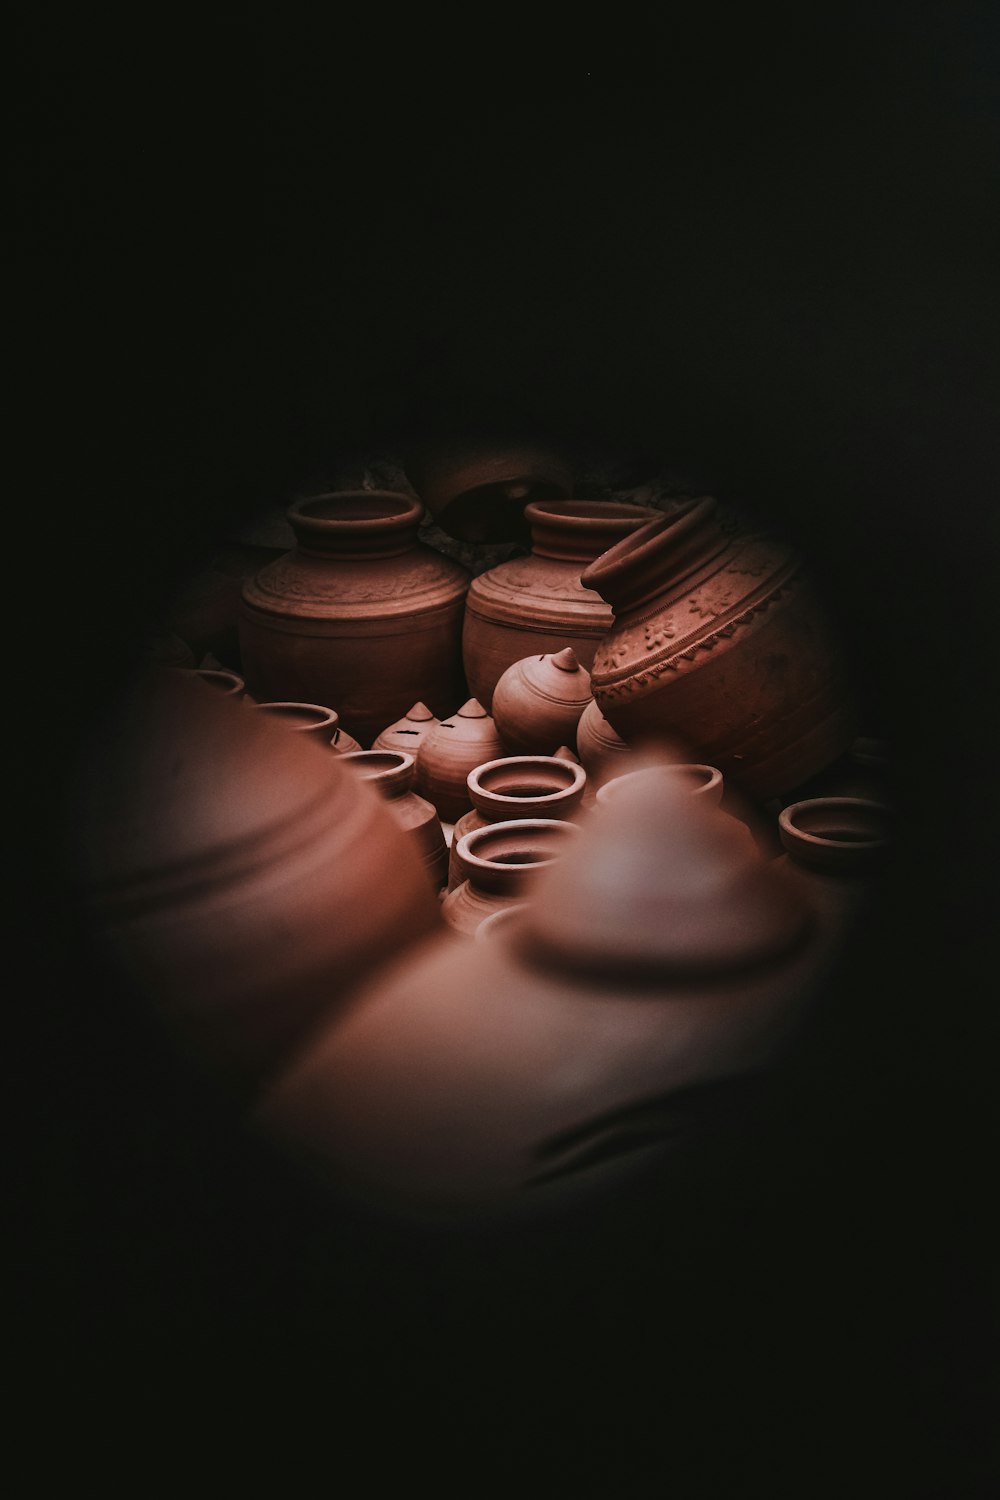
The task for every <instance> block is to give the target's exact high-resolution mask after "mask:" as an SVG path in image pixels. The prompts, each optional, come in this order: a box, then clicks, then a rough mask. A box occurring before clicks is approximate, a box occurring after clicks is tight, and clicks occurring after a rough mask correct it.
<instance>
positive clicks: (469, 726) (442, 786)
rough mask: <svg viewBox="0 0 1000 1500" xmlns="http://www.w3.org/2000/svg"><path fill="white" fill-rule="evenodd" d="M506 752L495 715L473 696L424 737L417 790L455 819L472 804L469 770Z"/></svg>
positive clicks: (443, 815)
mask: <svg viewBox="0 0 1000 1500" xmlns="http://www.w3.org/2000/svg"><path fill="white" fill-rule="evenodd" d="M506 753H507V750H506V747H505V745H504V743H503V741H502V740H501V738H500V735H499V734H498V733H497V728H496V725H495V724H494V722H493V720H492V718H491V717H490V715H489V714H488V713H487V712H486V710H485V708H484V707H483V705H482V704H481V703H479V702H478V701H477V700H476V699H475V698H470V699H469V701H468V703H464V704H463V705H462V707H461V708H460V709H459V710H458V712H457V713H455V714H452V715H451V716H450V717H449V718H447V719H442V720H441V722H440V723H439V724H435V726H434V727H433V729H431V731H430V732H429V733H428V734H426V735H425V736H424V737H423V739H422V740H421V741H420V746H419V749H418V750H417V780H416V786H417V791H418V792H419V793H420V794H421V796H423V797H426V798H427V800H428V802H431V803H433V804H434V806H435V807H436V808H437V811H438V816H439V817H440V818H442V819H443V820H444V821H445V822H446V823H455V822H457V821H458V819H459V818H460V817H461V816H462V814H463V813H466V812H468V811H469V810H470V808H471V807H472V801H471V799H470V797H469V788H468V776H469V772H470V771H474V770H475V769H476V767H477V766H481V765H484V764H485V762H486V761H488V760H497V759H498V758H499V757H500V756H502V755H506Z"/></svg>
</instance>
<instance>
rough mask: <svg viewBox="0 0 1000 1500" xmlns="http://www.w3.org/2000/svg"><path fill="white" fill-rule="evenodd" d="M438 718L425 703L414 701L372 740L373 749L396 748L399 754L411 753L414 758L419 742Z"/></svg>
mask: <svg viewBox="0 0 1000 1500" xmlns="http://www.w3.org/2000/svg"><path fill="white" fill-rule="evenodd" d="M440 722H441V721H440V719H437V718H435V716H434V715H433V714H432V713H431V711H430V709H429V708H428V707H427V704H426V703H414V704H413V705H412V707H410V708H408V709H407V710H406V713H405V714H404V715H403V716H402V718H401V719H397V720H396V721H395V723H393V724H389V725H388V726H387V727H386V728H385V729H383V730H382V731H381V733H379V734H377V735H376V736H375V738H374V739H373V740H372V749H373V750H398V751H399V752H400V754H401V755H412V756H413V757H414V760H415V759H416V755H417V751H418V750H419V749H420V742H421V740H422V739H423V737H424V735H425V734H429V733H430V731H431V730H432V729H433V728H434V726H435V724H439V723H440Z"/></svg>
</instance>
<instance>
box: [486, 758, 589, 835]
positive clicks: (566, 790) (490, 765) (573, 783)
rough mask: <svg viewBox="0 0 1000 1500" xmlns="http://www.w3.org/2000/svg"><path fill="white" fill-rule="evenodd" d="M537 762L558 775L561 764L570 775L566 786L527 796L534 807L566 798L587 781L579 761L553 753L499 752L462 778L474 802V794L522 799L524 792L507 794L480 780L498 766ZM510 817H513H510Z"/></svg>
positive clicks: (501, 799) (512, 800)
mask: <svg viewBox="0 0 1000 1500" xmlns="http://www.w3.org/2000/svg"><path fill="white" fill-rule="evenodd" d="M539 764H541V765H542V766H543V767H544V768H545V769H546V770H547V771H553V772H554V774H555V775H557V776H561V775H563V774H564V773H563V768H564V767H565V770H566V772H568V773H569V779H568V781H567V783H566V785H565V786H562V787H557V788H555V789H554V790H553V791H551V792H544V793H543V794H542V795H541V796H538V797H532V798H531V799H530V800H531V804H532V806H533V807H534V806H538V807H545V806H547V805H549V804H551V803H553V802H555V803H561V802H565V801H568V800H569V799H570V798H572V797H573V796H574V795H575V794H576V793H577V792H579V793H581V794H582V793H583V789H584V787H585V786H586V784H587V773H586V771H585V770H584V768H583V766H582V765H580V764H579V763H578V762H577V763H574V762H573V761H570V760H557V759H556V757H555V756H554V755H502V756H498V757H497V758H496V759H495V760H487V761H484V762H483V764H482V765H481V766H476V768H475V770H473V771H470V772H469V774H468V776H467V777H466V778H465V779H466V785H467V786H468V788H469V794H470V796H471V797H472V800H473V803H475V799H476V797H483V798H488V799H489V800H490V801H491V802H501V803H519V802H524V801H525V800H526V799H525V796H524V793H523V792H522V793H521V794H520V795H516V794H510V795H508V794H506V793H504V792H494V791H491V790H490V788H489V787H488V786H484V785H483V783H482V777H483V774H484V773H486V774H487V775H489V774H490V773H491V772H494V771H496V770H498V768H500V767H504V768H509V769H513V768H514V767H516V766H523V767H524V768H525V769H526V770H528V769H530V768H532V767H538V766H539ZM510 821H514V820H513V819H511V820H510Z"/></svg>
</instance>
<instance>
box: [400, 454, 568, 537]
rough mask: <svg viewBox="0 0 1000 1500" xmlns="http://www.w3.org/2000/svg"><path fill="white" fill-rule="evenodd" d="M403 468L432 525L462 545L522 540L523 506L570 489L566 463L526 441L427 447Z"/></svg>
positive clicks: (525, 527) (525, 530) (524, 526)
mask: <svg viewBox="0 0 1000 1500" xmlns="http://www.w3.org/2000/svg"><path fill="white" fill-rule="evenodd" d="M404 467H405V469H406V474H407V478H408V479H409V481H410V483H411V484H412V485H413V488H414V489H415V490H416V492H417V494H418V495H419V496H420V499H421V500H422V501H423V503H424V505H425V506H426V507H427V509H428V511H429V512H430V513H431V515H432V516H433V517H434V519H435V521H436V522H437V524H438V525H439V526H441V527H443V528H444V530H445V531H447V532H448V534H449V535H450V536H453V537H455V538H457V539H458V540H459V541H465V542H512V541H527V539H528V525H527V522H526V520H525V514H524V511H525V506H526V505H528V504H529V503H530V502H531V501H534V500H547V499H554V498H557V497H559V496H563V495H568V494H570V492H571V490H572V488H573V476H572V473H571V471H570V468H569V465H568V463H567V462H566V460H565V459H564V458H563V457H562V456H561V455H560V454H558V453H554V452H552V451H550V450H548V449H547V448H545V447H544V446H542V445H540V444H537V443H530V442H529V443H510V442H505V441H499V442H495V441H480V440H477V439H469V440H462V441H460V442H445V443H439V444H437V445H429V444H428V445H425V446H424V448H423V449H422V451H420V452H414V453H411V454H409V455H408V456H407V458H406V461H405V464H404Z"/></svg>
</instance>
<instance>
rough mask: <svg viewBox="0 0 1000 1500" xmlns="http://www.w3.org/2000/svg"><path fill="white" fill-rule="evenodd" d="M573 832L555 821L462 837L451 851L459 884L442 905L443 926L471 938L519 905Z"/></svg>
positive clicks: (515, 823) (521, 822) (522, 821)
mask: <svg viewBox="0 0 1000 1500" xmlns="http://www.w3.org/2000/svg"><path fill="white" fill-rule="evenodd" d="M578 832H579V830H578V828H577V826H576V824H575V823H565V822H560V821H558V820H557V819H555V818H518V819H515V820H512V821H511V822H509V823H488V824H486V826H485V827H484V828H474V829H473V830H472V832H471V833H466V834H464V835H463V836H462V838H460V839H459V840H458V843H457V846H456V852H457V858H458V867H459V870H460V872H461V874H462V877H463V878H462V880H461V882H460V883H459V884H458V885H457V886H456V887H455V889H454V890H453V891H450V892H449V893H448V895H447V896H446V897H445V899H444V901H443V902H442V905H441V911H442V913H443V915H444V919H445V921H446V922H447V923H448V924H449V926H450V927H453V928H454V929H455V931H456V932H460V933H464V934H465V935H467V936H469V937H471V936H472V935H473V933H474V932H475V930H476V928H477V927H478V926H479V924H480V922H482V921H483V919H484V918H485V917H488V916H490V915H492V913H493V912H495V911H501V910H502V909H503V908H504V907H506V906H513V905H515V904H516V903H518V902H521V901H523V900H524V893H525V887H526V886H528V885H530V884H531V883H532V881H533V880H534V879H535V877H536V876H537V875H538V873H539V872H540V871H541V870H543V869H545V868H546V866H547V865H549V864H551V863H552V861H553V860H555V859H558V858H560V856H561V855H562V854H563V853H564V852H565V849H564V846H565V844H566V841H567V839H570V838H574V837H575V836H576V835H577V834H578Z"/></svg>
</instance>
